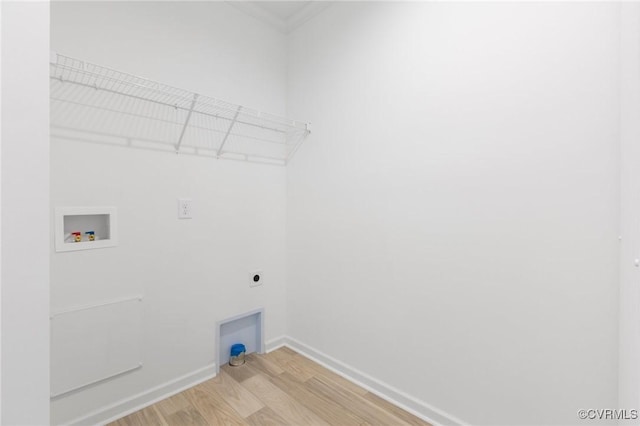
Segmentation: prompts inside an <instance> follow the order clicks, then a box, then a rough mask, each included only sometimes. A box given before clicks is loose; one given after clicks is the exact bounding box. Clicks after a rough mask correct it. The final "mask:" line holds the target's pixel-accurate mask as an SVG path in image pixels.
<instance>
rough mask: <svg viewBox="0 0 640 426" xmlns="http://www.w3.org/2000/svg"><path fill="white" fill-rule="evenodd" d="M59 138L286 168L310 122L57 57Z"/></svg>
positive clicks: (54, 91) (54, 82) (54, 120)
mask: <svg viewBox="0 0 640 426" xmlns="http://www.w3.org/2000/svg"><path fill="white" fill-rule="evenodd" d="M49 77H50V82H51V92H50V98H51V128H52V137H53V138H54V139H57V138H61V139H65V138H66V139H73V140H81V141H87V142H92V143H99V144H109V145H116V146H121V147H129V148H139V149H149V150H157V151H166V152H175V153H181V154H190V155H199V156H209V157H213V158H217V159H230V160H240V161H250V162H259V163H268V164H276V165H286V164H287V162H288V161H289V160H290V159H291V158H292V157H293V155H294V154H295V153H296V151H297V150H298V149H299V148H300V146H301V144H302V142H303V141H304V140H305V139H306V137H307V136H308V135H309V134H310V132H311V129H310V124H309V123H307V122H302V121H297V120H291V119H288V118H284V117H279V116H277V115H273V114H269V113H266V112H260V111H258V110H255V109H251V108H248V107H245V106H241V105H237V104H233V103H230V102H226V101H222V100H220V99H217V98H213V97H209V96H204V95H201V94H198V93H195V92H191V91H188V90H183V89H179V88H177V87H173V86H169V85H166V84H163V83H160V82H157V81H153V80H149V79H145V78H142V77H137V76H135V75H132V74H128V73H125V72H122V71H118V70H115V69H112V68H107V67H104V66H100V65H96V64H92V63H90V62H86V61H83V60H80V59H75V58H71V57H68V56H64V55H61V54H58V53H55V52H52V53H51V60H50V73H49Z"/></svg>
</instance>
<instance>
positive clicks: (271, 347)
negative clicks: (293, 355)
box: [264, 336, 287, 353]
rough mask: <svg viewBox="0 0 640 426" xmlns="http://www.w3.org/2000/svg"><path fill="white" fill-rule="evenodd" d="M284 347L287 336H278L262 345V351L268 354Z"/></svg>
mask: <svg viewBox="0 0 640 426" xmlns="http://www.w3.org/2000/svg"><path fill="white" fill-rule="evenodd" d="M286 345H287V336H280V337H276V338H275V339H271V340H269V341H268V342H266V343H265V344H264V350H265V352H266V353H269V352H271V351H275V350H276V349H278V348H281V347H283V346H286Z"/></svg>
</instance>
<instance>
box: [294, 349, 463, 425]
mask: <svg viewBox="0 0 640 426" xmlns="http://www.w3.org/2000/svg"><path fill="white" fill-rule="evenodd" d="M284 341H285V343H284V345H283V346H287V347H289V348H291V349H293V350H294V351H296V352H299V353H300V354H302V355H304V356H306V357H307V358H309V359H311V360H313V361H315V362H317V363H318V364H320V365H322V366H324V367H326V368H328V369H329V370H331V371H333V372H334V373H337V374H339V375H341V376H342V377H344V378H346V379H348V380H350V381H351V382H354V383H355V384H357V385H359V386H361V387H363V388H365V389H366V390H368V391H369V392H371V393H374V394H376V395H378V396H379V397H381V398H383V399H385V400H387V401H389V402H390V403H392V404H394V405H396V406H398V407H400V408H402V409H403V410H405V411H408V412H409V413H411V414H413V415H415V416H417V417H420V418H421V419H423V420H425V421H427V422H429V423H431V424H433V425H468V424H470V423H469V422H465V421H463V420H461V419H459V418H457V417H455V416H453V415H451V414H449V413H447V412H445V411H443V410H441V409H439V408H436V407H434V406H432V405H430V404H427V403H426V402H424V401H421V400H419V399H417V398H414V397H413V396H411V395H408V394H407V393H405V392H403V391H401V390H399V389H397V388H394V387H393V386H391V385H388V384H387V383H384V382H382V381H380V380H378V379H376V378H374V377H372V376H370V375H368V374H366V373H363V372H362V371H359V370H357V369H356V368H354V367H352V366H350V365H347V364H345V363H343V362H342V361H339V360H337V359H335V358H333V357H331V356H329V355H327V354H325V353H323V352H321V351H319V350H317V349H314V348H312V347H311V346H309V345H307V344H305V343H302V342H300V341H299V340H297V339H294V338H293V337H290V336H285V337H284Z"/></svg>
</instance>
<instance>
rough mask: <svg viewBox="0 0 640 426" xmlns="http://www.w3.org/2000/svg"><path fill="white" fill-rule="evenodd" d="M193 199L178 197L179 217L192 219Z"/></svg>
mask: <svg viewBox="0 0 640 426" xmlns="http://www.w3.org/2000/svg"><path fill="white" fill-rule="evenodd" d="M191 203H192V200H191V199H190V198H179V199H178V219H191V218H192V216H191V214H192V206H191Z"/></svg>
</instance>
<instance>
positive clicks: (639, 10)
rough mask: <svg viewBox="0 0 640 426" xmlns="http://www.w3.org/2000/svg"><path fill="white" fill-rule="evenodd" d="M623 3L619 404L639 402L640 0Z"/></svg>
mask: <svg viewBox="0 0 640 426" xmlns="http://www.w3.org/2000/svg"><path fill="white" fill-rule="evenodd" d="M621 7H622V9H621V27H620V28H621V37H620V40H621V50H620V57H621V74H620V95H621V121H620V142H621V151H622V152H621V159H622V161H621V199H622V204H621V205H622V212H621V213H622V214H621V236H622V241H621V243H622V244H621V253H620V273H621V276H620V283H621V287H620V375H619V377H620V383H619V405H620V408H626V409H634V408H635V407H638V406H640V362H639V361H638V360H640V290H639V284H640V276H639V274H640V268H639V267H637V266H636V264H635V259H638V258H640V226H638V223H639V218H640V169H639V168H638V164H640V145H639V144H638V140H640V139H639V138H640V122H639V121H638V117H640V4H638V3H624V4H623V5H622V6H621Z"/></svg>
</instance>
